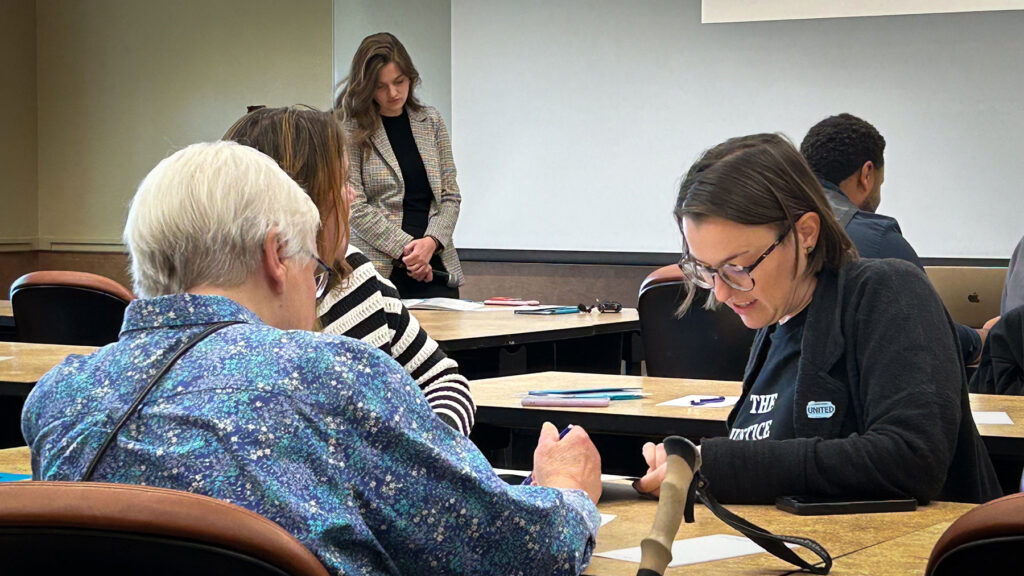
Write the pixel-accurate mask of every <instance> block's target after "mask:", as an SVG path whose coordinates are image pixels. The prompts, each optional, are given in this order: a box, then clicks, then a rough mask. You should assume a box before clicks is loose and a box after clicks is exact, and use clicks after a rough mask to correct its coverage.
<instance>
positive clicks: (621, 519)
mask: <svg viewBox="0 0 1024 576" xmlns="http://www.w3.org/2000/svg"><path fill="white" fill-rule="evenodd" d="M0 472H6V473H10V474H31V466H30V455H29V450H28V448H27V447H24V446H23V447H21V448H9V449H6V450H0ZM973 507H974V505H973V504H959V503H950V502H933V503H931V504H929V505H928V506H924V507H921V508H918V510H917V511H915V512H900V513H890V514H848V515H840V516H794V515H792V514H787V513H785V512H782V511H781V510H777V509H775V508H774V507H771V506H728V508H729V510H731V511H733V512H735V513H737V514H739V515H740V516H742V517H744V518H746V519H747V520H750V521H751V522H753V523H754V524H757V525H758V526H761V527H762V528H765V529H768V530H771V531H773V532H775V533H776V534H789V535H795V536H803V537H807V538H812V539H814V540H816V541H818V543H820V544H821V545H823V546H824V547H825V548H826V549H827V550H828V551H829V554H831V555H832V557H833V559H834V562H835V564H834V566H833V573H834V574H890V575H900V574H921V573H922V572H923V571H924V566H925V564H926V563H927V561H928V553H929V552H930V551H931V547H932V546H933V545H934V543H935V541H936V540H938V538H939V536H940V535H941V534H942V532H943V531H944V530H945V528H946V527H947V526H948V525H949V524H950V523H951V522H952V521H953V520H955V519H956V518H958V517H960V516H961V515H962V514H964V513H965V512H967V511H968V510H970V509H971V508H973ZM598 509H599V510H600V511H601V512H602V513H603V514H614V515H615V516H616V517H615V519H614V520H612V521H611V522H609V523H608V524H606V525H604V526H602V527H601V530H600V532H599V533H598V536H597V547H596V548H595V551H596V552H605V551H610V550H618V549H620V548H631V547H634V546H639V545H640V540H642V539H643V538H644V537H645V536H646V535H647V533H648V532H649V531H650V528H651V524H652V523H653V522H654V513H655V510H656V509H657V502H654V501H651V500H642V499H639V498H638V497H637V496H636V493H635V492H633V491H632V488H630V487H629V485H628V484H624V483H619V482H611V483H608V482H606V483H605V489H604V495H603V496H602V498H601V502H600V503H599V504H598ZM695 513H696V522H695V523H693V524H683V525H682V526H681V527H680V529H679V533H678V534H677V536H676V539H684V538H695V537H698V536H709V535H712V534H730V535H737V534H738V533H737V532H735V531H734V530H732V529H731V528H729V527H728V526H726V525H725V524H724V523H722V522H721V521H720V520H718V519H717V518H715V516H714V515H713V514H712V513H711V511H709V510H708V509H706V508H704V507H703V506H698V507H697V508H696V510H695ZM803 554H806V556H805V557H807V558H808V559H812V558H813V557H812V555H810V554H809V553H806V552H804V553H803ZM790 570H795V567H791V566H790V565H789V564H786V563H785V562H783V561H781V560H779V559H777V558H775V557H774V556H771V555H770V554H767V553H760V554H753V555H750V556H741V557H738V558H730V559H727V560H718V561H716V562H707V563H703V564H693V565H689V566H680V567H677V568H670V569H669V570H668V572H666V574H667V575H676V574H678V575H701V574H778V573H783V572H788V571H790ZM636 571H637V565H636V564H632V563H629V562H622V561H619V560H610V559H606V558H600V557H597V556H594V557H593V559H592V560H591V563H590V566H589V567H588V568H587V569H586V570H585V572H584V573H585V574H593V575H608V576H615V575H623V576H633V575H635V574H636Z"/></svg>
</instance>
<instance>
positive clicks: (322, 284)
mask: <svg viewBox="0 0 1024 576" xmlns="http://www.w3.org/2000/svg"><path fill="white" fill-rule="evenodd" d="M313 259H314V260H316V270H315V271H314V272H313V281H314V282H316V299H317V300H320V299H321V298H323V297H324V295H325V294H326V293H327V284H328V283H330V280H331V274H334V269H333V268H331V267H330V266H328V265H327V263H326V262H324V261H323V260H321V259H320V258H319V257H317V256H316V255H315V254H314V255H313Z"/></svg>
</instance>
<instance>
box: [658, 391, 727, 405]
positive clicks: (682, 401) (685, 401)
mask: <svg viewBox="0 0 1024 576" xmlns="http://www.w3.org/2000/svg"><path fill="white" fill-rule="evenodd" d="M705 398H718V396H715V395H713V394H690V395H689V396H683V397H682V398H676V399H675V400H669V401H667V402H662V403H661V404H658V406H682V407H684V408H723V407H725V406H732V405H733V404H735V403H736V401H737V400H739V399H740V397H739V396H726V397H725V401H723V402H712V403H710V404H701V405H700V406H694V405H692V404H690V402H691V401H693V400H704V399H705Z"/></svg>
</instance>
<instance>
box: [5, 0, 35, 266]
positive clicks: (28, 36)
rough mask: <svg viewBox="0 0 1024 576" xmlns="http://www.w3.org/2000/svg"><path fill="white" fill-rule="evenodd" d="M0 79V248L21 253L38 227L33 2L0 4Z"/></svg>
mask: <svg viewBox="0 0 1024 576" xmlns="http://www.w3.org/2000/svg"><path fill="white" fill-rule="evenodd" d="M0 78H2V79H3V80H2V82H3V88H0V249H12V248H14V249H16V248H19V247H20V248H21V249H24V248H26V247H27V246H26V243H31V242H32V240H33V239H34V238H35V236H36V234H37V226H38V216H37V214H38V204H37V194H36V166H37V164H36V150H37V141H36V3H35V0H3V1H2V2H0ZM19 245H20V246H19Z"/></svg>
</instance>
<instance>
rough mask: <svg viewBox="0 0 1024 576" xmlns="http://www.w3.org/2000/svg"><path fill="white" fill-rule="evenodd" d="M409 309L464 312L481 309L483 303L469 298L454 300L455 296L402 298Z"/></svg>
mask: <svg viewBox="0 0 1024 576" xmlns="http://www.w3.org/2000/svg"><path fill="white" fill-rule="evenodd" d="M402 303H403V304H405V307H406V308H408V309H409V310H454V311H459V312H464V311H467V310H482V309H483V308H484V305H483V304H481V303H479V302H472V301H469V300H456V299H455V298H427V299H425V300H424V299H421V298H410V299H408V300H402Z"/></svg>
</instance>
